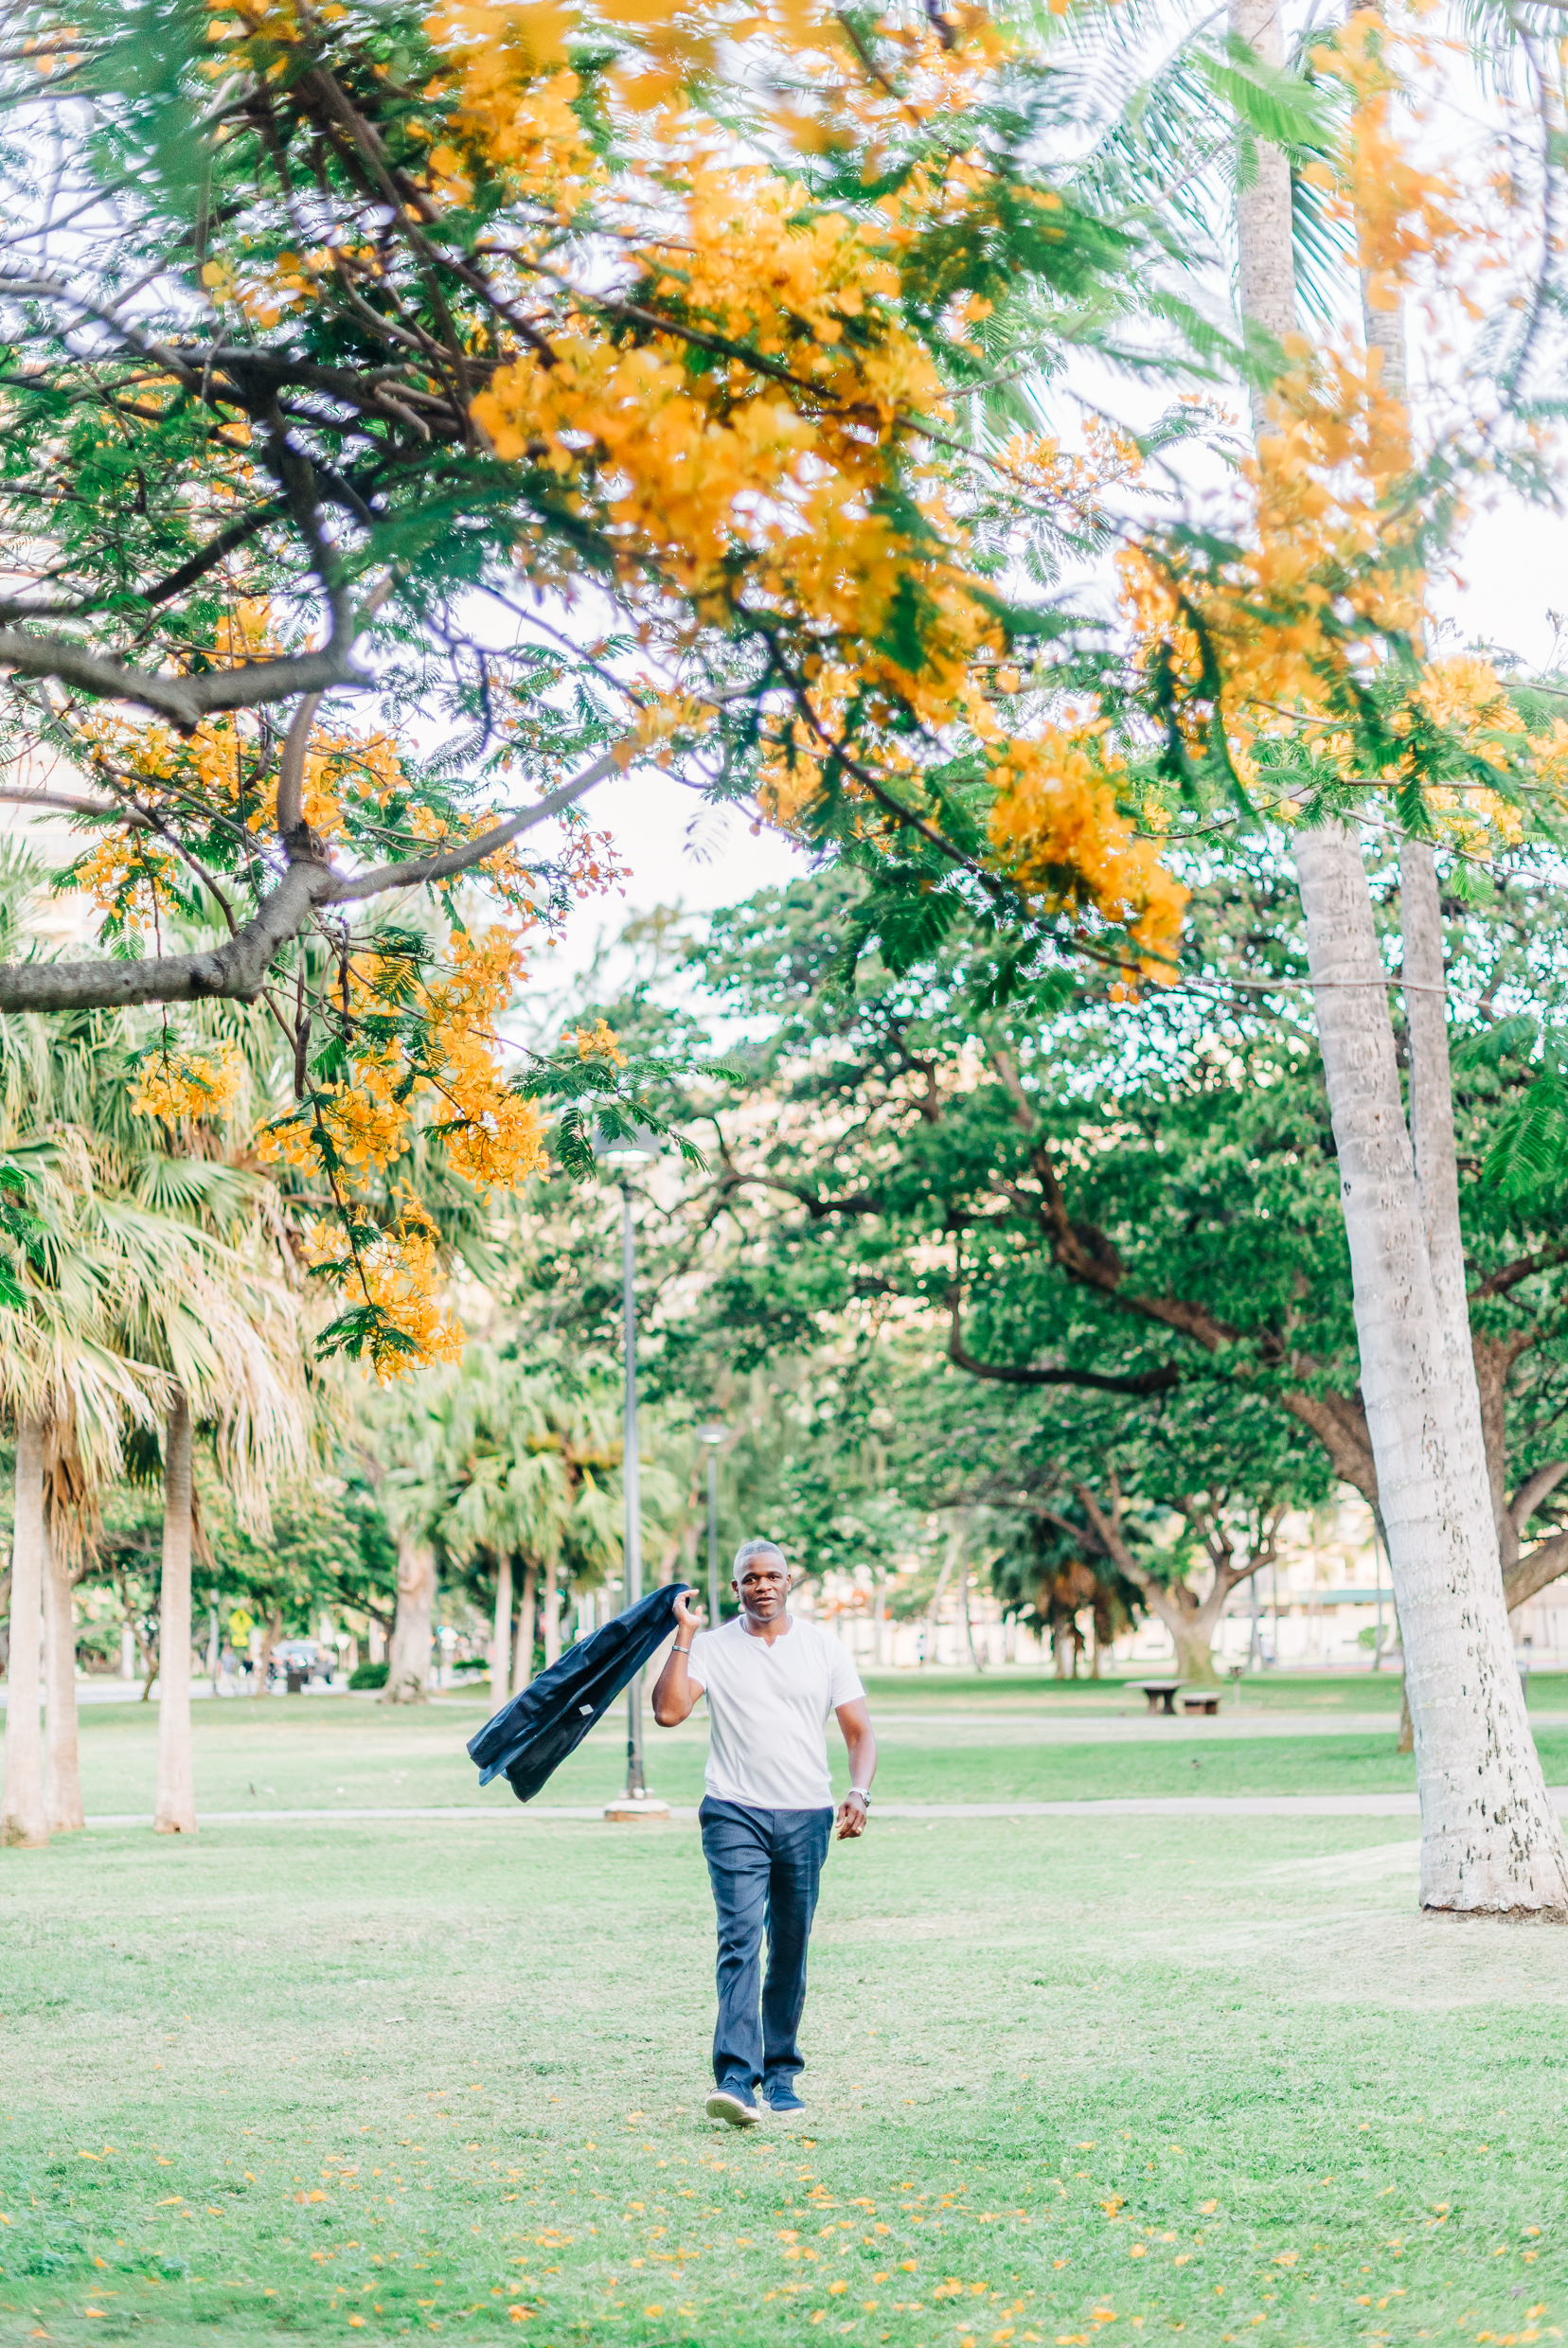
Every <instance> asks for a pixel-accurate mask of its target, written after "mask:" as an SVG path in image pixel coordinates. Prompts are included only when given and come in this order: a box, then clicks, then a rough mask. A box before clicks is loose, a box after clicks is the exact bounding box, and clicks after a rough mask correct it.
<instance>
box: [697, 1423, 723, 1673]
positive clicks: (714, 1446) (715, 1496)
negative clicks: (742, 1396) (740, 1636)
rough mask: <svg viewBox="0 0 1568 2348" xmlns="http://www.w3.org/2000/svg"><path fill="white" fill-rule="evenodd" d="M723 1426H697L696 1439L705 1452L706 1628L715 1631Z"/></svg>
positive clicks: (717, 1596)
mask: <svg viewBox="0 0 1568 2348" xmlns="http://www.w3.org/2000/svg"><path fill="white" fill-rule="evenodd" d="M728 1432H729V1430H728V1429H727V1428H726V1427H699V1428H698V1430H697V1440H698V1442H699V1443H701V1444H703V1445H704V1447H705V1449H706V1450H707V1500H708V1628H709V1629H710V1630H717V1629H718V1628H719V1446H720V1445H721V1443H722V1441H723V1440H724V1437H725V1435H726V1434H727V1433H728Z"/></svg>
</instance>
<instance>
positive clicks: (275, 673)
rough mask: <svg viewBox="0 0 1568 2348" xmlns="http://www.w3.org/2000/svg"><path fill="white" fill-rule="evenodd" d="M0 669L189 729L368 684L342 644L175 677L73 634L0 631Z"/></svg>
mask: <svg viewBox="0 0 1568 2348" xmlns="http://www.w3.org/2000/svg"><path fill="white" fill-rule="evenodd" d="M0 668H9V669H10V670H12V671H13V672H14V673H15V674H16V675H18V676H23V677H55V678H58V679H59V681H60V683H61V684H62V685H69V686H70V687H71V688H72V690H73V691H74V692H78V693H91V694H93V695H94V696H95V697H96V698H97V699H98V700H99V701H109V702H130V703H134V705H135V706H137V707H138V708H142V709H151V710H152V711H154V712H155V713H156V715H157V716H159V717H160V718H168V719H169V720H171V721H172V722H173V723H174V724H175V725H178V726H184V727H186V728H187V729H189V728H191V727H194V726H197V725H199V724H200V723H201V721H202V720H203V719H204V718H209V717H212V716H214V715H215V714H216V713H217V712H218V711H220V710H226V709H258V708H260V707H262V706H263V705H264V704H265V703H269V702H282V701H292V700H293V699H294V695H295V694H296V693H325V692H328V691H330V690H332V689H333V688H336V687H343V686H356V685H357V686H361V687H364V686H368V685H370V684H371V683H372V680H371V679H370V678H369V677H366V676H364V675H362V674H361V672H360V671H359V670H358V669H357V668H356V667H354V665H353V661H352V657H351V655H350V654H349V653H348V652H347V650H346V649H344V648H343V647H342V646H339V645H331V644H330V645H328V646H327V648H326V649H325V650H324V651H320V652H300V653H297V654H294V655H293V656H291V657H290V658H289V659H287V660H274V661H254V662H249V663H247V664H246V665H245V666H244V667H240V668H213V669H208V670H207V671H206V672H205V674H204V675H202V676H197V677H174V676H168V675H164V674H160V673H159V672H157V671H154V670H152V669H147V668H132V667H128V666H127V665H126V664H125V663H124V662H123V661H117V660H108V659H106V658H105V657H104V656H103V654H102V653H100V652H91V651H89V650H88V649H87V648H86V646H85V645H82V644H78V643H77V642H76V641H75V640H74V638H72V637H70V636H29V635H26V634H24V633H23V631H21V630H20V629H17V628H0Z"/></svg>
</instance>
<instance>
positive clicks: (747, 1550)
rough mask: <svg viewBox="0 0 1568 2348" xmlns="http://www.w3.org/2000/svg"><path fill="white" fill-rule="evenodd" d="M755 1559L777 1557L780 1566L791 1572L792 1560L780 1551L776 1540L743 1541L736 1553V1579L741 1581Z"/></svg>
mask: <svg viewBox="0 0 1568 2348" xmlns="http://www.w3.org/2000/svg"><path fill="white" fill-rule="evenodd" d="M753 1557H776V1558H777V1559H778V1562H779V1563H780V1565H782V1566H783V1567H784V1568H785V1570H786V1572H787V1571H788V1570H789V1563H790V1560H789V1558H788V1557H787V1556H785V1555H784V1552H783V1550H782V1549H780V1547H779V1545H778V1543H777V1542H776V1541H775V1540H743V1541H742V1542H741V1544H740V1546H739V1549H738V1550H737V1551H736V1553H735V1578H736V1580H737V1581H739V1579H740V1576H741V1574H743V1573H744V1572H745V1570H746V1568H747V1566H748V1565H750V1563H751V1561H752V1559H753Z"/></svg>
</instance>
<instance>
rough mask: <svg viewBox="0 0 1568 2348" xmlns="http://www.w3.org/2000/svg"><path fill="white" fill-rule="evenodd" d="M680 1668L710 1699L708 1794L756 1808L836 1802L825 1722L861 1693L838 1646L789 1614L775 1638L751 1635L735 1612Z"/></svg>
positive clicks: (701, 1639)
mask: <svg viewBox="0 0 1568 2348" xmlns="http://www.w3.org/2000/svg"><path fill="white" fill-rule="evenodd" d="M686 1672H687V1675H688V1676H689V1679H690V1681H691V1684H692V1686H693V1687H697V1688H703V1689H705V1690H706V1693H707V1704H708V1724H709V1737H710V1741H709V1745H708V1760H707V1780H706V1782H707V1789H708V1791H709V1793H710V1794H712V1796H713V1798H714V1800H715V1801H716V1802H739V1803H743V1804H744V1805H746V1806H747V1808H749V1809H754V1810H825V1809H829V1808H830V1807H831V1806H832V1800H833V1788H832V1781H831V1780H830V1778H829V1775H828V1737H827V1729H828V1722H829V1719H830V1718H831V1717H832V1715H833V1713H834V1712H835V1711H836V1710H837V1708H838V1706H839V1705H840V1704H852V1703H853V1702H854V1701H855V1699H857V1697H861V1696H864V1693H865V1690H864V1688H863V1687H862V1685H861V1683H860V1677H859V1674H858V1673H857V1672H856V1670H855V1666H854V1664H853V1663H851V1662H850V1661H849V1658H848V1656H847V1654H846V1652H845V1649H844V1647H843V1646H842V1645H840V1643H839V1641H838V1640H837V1639H835V1638H832V1637H831V1636H830V1635H829V1632H827V1631H826V1630H820V1629H819V1628H817V1626H816V1624H815V1623H806V1622H802V1621H801V1619H800V1617H799V1615H798V1614H792V1615H791V1616H790V1628H789V1629H788V1630H787V1631H785V1632H784V1634H783V1636H782V1637H781V1638H777V1639H775V1640H773V1641H771V1642H770V1641H769V1640H767V1639H756V1638H753V1636H752V1634H751V1632H750V1631H749V1630H747V1629H746V1628H745V1626H744V1624H743V1623H742V1621H741V1619H740V1617H739V1614H738V1615H736V1616H735V1617H734V1618H733V1620H732V1621H730V1622H727V1623H724V1624H723V1625H722V1627H721V1628H719V1629H717V1630H700V1631H699V1632H698V1633H697V1636H696V1638H695V1639H693V1641H692V1643H691V1654H690V1656H689V1658H688V1659H687V1662H686Z"/></svg>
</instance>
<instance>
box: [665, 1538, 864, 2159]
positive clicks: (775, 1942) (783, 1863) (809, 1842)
mask: <svg viewBox="0 0 1568 2348" xmlns="http://www.w3.org/2000/svg"><path fill="white" fill-rule="evenodd" d="M730 1587H731V1589H732V1590H733V1591H734V1592H735V1594H736V1596H737V1597H738V1599H739V1602H740V1611H739V1614H738V1615H737V1616H736V1617H735V1619H734V1620H733V1621H732V1622H727V1623H725V1624H724V1625H723V1626H722V1628H721V1627H718V1626H715V1627H714V1628H711V1629H708V1630H702V1631H700V1630H699V1629H698V1623H699V1620H700V1618H699V1616H697V1615H696V1614H694V1613H693V1612H692V1610H691V1608H690V1605H689V1604H688V1602H687V1600H686V1597H685V1596H684V1595H683V1596H681V1597H679V1598H677V1599H676V1601H675V1620H676V1631H675V1645H674V1646H673V1647H672V1648H671V1649H670V1654H669V1660H668V1663H666V1665H665V1667H664V1669H663V1671H662V1672H661V1673H660V1674H659V1681H658V1685H657V1686H656V1687H655V1688H654V1690H653V1717H654V1719H655V1720H656V1721H657V1722H658V1723H659V1726H660V1727H661V1728H666V1729H672V1728H674V1727H676V1726H677V1725H678V1724H679V1722H681V1721H682V1720H684V1719H686V1717H687V1716H688V1715H689V1713H690V1711H691V1708H692V1706H693V1705H694V1704H695V1703H696V1701H697V1699H698V1697H699V1696H702V1695H704V1694H705V1695H706V1697H707V1701H708V1721H709V1728H710V1734H711V1743H710V1745H709V1748H708V1763H707V1792H706V1795H705V1796H704V1802H703V1806H702V1808H701V1810H700V1811H699V1812H698V1816H699V1818H700V1819H701V1821H702V1826H703V1850H704V1855H705V1856H706V1859H707V1863H708V1876H709V1878H710V1880H711V1882H712V1884H713V1898H714V1905H715V1906H716V1907H717V1909H718V1911H719V1967H718V1973H719V2022H718V2027H717V2028H716V2030H715V2031H714V2034H713V2077H714V2091H713V2093H712V2094H711V2095H710V2096H709V2097H708V2101H707V2108H708V2114H709V2117H710V2118H712V2119H715V2120H727V2121H728V2122H729V2123H730V2126H732V2127H752V2126H755V2125H756V2123H757V2121H758V2120H759V2119H760V2118H761V2117H762V2109H763V2108H764V2107H765V2108H768V2109H770V2110H773V2111H775V2112H793V2111H803V2110H804V2109H805V2106H804V2104H803V2103H802V2102H801V2100H800V2097H799V2095H798V2094H797V2093H796V2092H795V2082H796V2080H797V2079H798V2077H799V2075H800V2072H801V2071H802V2069H803V2068H804V2065H803V2062H802V2058H801V2054H800V2049H799V2047H798V2046H797V2044H796V2043H795V2035H796V2033H797V2031H798V2030H799V2028H800V2017H801V2012H802V2009H803V2008H804V2006H805V2003H806V1944H807V1942H808V1940H809V1939H810V1937H811V1919H812V1917H813V1916H814V1914H815V1913H816V1903H817V1886H818V1883H819V1881H820V1879H821V1876H822V1863H823V1860H824V1859H826V1858H827V1856H828V1842H829V1835H830V1834H831V1832H832V1828H833V1795H832V1786H831V1782H830V1780H829V1775H828V1739H827V1728H828V1716H829V1713H835V1714H836V1715H837V1716H838V1724H839V1727H840V1728H841V1729H842V1730H843V1732H844V1741H845V1744H846V1746H847V1747H848V1752H849V1793H848V1795H847V1798H846V1800H845V1801H843V1802H841V1803H840V1805H839V1810H838V1836H839V1840H840V1841H854V1840H855V1839H856V1838H857V1837H858V1836H860V1835H862V1834H864V1831H865V1821H866V1817H867V1814H868V1812H869V1810H870V1805H871V1780H872V1778H873V1777H874V1776H875V1774H876V1769H877V1740H876V1738H875V1736H874V1735H873V1734H872V1733H871V1718H870V1715H869V1714H868V1713H867V1711H866V1708H865V1690H864V1688H863V1687H862V1685H861V1683H860V1678H859V1675H858V1674H857V1672H856V1670H855V1667H854V1665H853V1663H851V1662H850V1661H849V1658H848V1656H847V1654H846V1652H845V1650H844V1648H843V1646H841V1645H840V1644H839V1642H838V1640H837V1639H834V1638H830V1637H829V1634H828V1633H827V1632H826V1631H825V1630H819V1629H818V1628H817V1627H816V1625H815V1624H814V1623H807V1622H802V1621H800V1620H799V1618H798V1617H797V1616H795V1615H793V1614H791V1613H790V1612H789V1610H788V1609H787V1607H786V1604H785V1601H786V1599H787V1598H788V1597H789V1594H790V1569H789V1566H788V1564H787V1563H786V1561H785V1556H784V1552H783V1551H782V1550H781V1549H780V1548H778V1547H777V1546H776V1544H775V1543H774V1542H773V1541H765V1540H750V1541H744V1542H742V1543H741V1546H740V1548H739V1551H738V1552H737V1553H736V1559H735V1579H734V1580H733V1582H732V1583H731V1584H730ZM764 1929H765V1930H766V1931H767V1936H768V1977H767V1980H766V1982H765V1983H764V1982H762V1981H761V1979H760V1975H761V1948H762V1934H763V1930H764ZM759 2087H760V2091H761V2104H760V2105H759V2104H758V2101H757V2090H758V2088H759Z"/></svg>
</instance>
